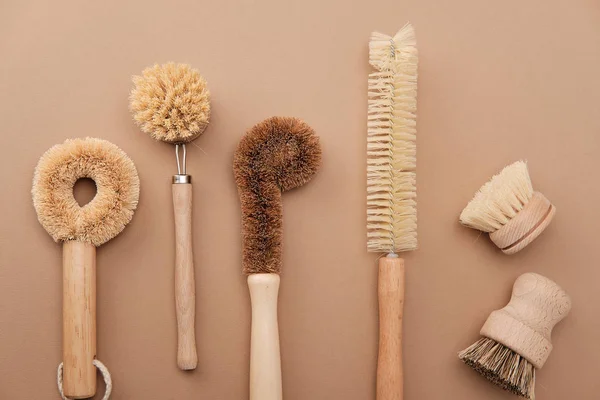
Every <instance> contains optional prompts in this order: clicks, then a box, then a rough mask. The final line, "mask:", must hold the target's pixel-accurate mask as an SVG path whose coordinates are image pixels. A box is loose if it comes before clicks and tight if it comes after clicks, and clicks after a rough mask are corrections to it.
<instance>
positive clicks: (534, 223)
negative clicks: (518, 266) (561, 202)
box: [490, 192, 556, 254]
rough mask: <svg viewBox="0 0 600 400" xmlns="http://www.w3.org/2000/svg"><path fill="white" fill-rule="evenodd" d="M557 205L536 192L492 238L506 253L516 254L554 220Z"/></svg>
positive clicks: (493, 233) (492, 234)
mask: <svg viewBox="0 0 600 400" xmlns="http://www.w3.org/2000/svg"><path fill="white" fill-rule="evenodd" d="M554 214H556V207H554V206H553V205H552V203H550V200H548V199H547V198H546V197H545V196H544V195H543V194H541V193H540V192H534V193H533V196H532V197H531V199H530V200H529V202H528V203H527V204H525V207H524V208H523V209H522V210H521V211H519V212H518V213H517V215H515V216H514V217H513V218H512V219H511V220H510V221H508V222H507V223H506V225H504V226H503V227H502V228H500V229H498V230H497V231H495V232H492V233H490V239H492V242H494V244H495V245H496V246H498V247H499V248H500V249H501V250H502V252H503V253H505V254H515V253H516V252H518V251H520V250H522V249H524V248H525V247H526V246H527V245H528V244H530V243H531V242H533V241H534V240H535V238H537V237H538V236H539V235H540V234H541V233H542V232H543V231H544V230H545V229H546V228H547V227H548V225H550V222H552V218H554Z"/></svg>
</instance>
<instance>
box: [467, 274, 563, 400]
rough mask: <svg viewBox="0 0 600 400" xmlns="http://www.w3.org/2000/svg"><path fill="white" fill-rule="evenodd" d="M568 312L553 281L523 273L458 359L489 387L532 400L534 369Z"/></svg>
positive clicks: (544, 359)
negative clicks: (506, 300) (488, 381)
mask: <svg viewBox="0 0 600 400" xmlns="http://www.w3.org/2000/svg"><path fill="white" fill-rule="evenodd" d="M570 310H571V299H570V298H569V296H568V295H567V294H566V293H565V292H564V290H562V289H561V288H560V287H559V286H558V285H557V284H556V283H554V282H552V281H551V280H550V279H548V278H545V277H543V276H541V275H538V274H534V273H526V274H523V275H521V276H520V277H519V278H517V280H516V281H515V284H514V286H513V292H512V297H511V298H510V302H509V303H508V305H507V306H506V307H504V308H503V309H501V310H497V311H494V312H492V313H491V314H490V316H489V317H488V319H487V321H485V324H484V325H483V328H481V331H480V334H481V336H483V338H481V339H479V341H477V342H476V343H474V344H473V345H471V346H470V347H469V348H467V349H465V350H463V351H461V352H460V353H459V355H458V356H459V357H460V359H461V360H463V361H464V362H465V363H466V364H467V365H469V366H470V367H472V368H473V369H475V370H476V371H477V372H479V373H480V374H481V375H483V376H484V377H486V378H487V379H489V380H490V381H491V382H493V383H494V384H496V385H499V386H500V387H502V388H503V389H505V390H508V391H510V392H512V393H514V394H517V395H519V396H522V397H525V398H527V399H534V398H535V394H534V389H535V370H536V368H538V369H539V368H542V367H543V366H544V363H545V362H546V360H547V359H548V356H549V355H550V352H551V351H552V342H551V341H550V340H551V333H552V329H553V328H554V325H556V324H557V323H558V322H560V320H562V319H563V318H564V317H566V316H567V314H568V313H569V311H570Z"/></svg>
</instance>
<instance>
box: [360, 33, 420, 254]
mask: <svg viewBox="0 0 600 400" xmlns="http://www.w3.org/2000/svg"><path fill="white" fill-rule="evenodd" d="M369 62H370V64H371V65H372V66H373V67H374V68H375V69H376V71H375V72H373V73H371V74H369V94H368V97H369V108H368V131H367V235H368V236H367V248H368V250H369V251H375V252H386V253H391V252H397V251H406V250H414V249H416V248H417V203H416V161H417V160H416V157H417V154H416V133H417V132H416V109H417V64H418V54H417V47H416V40H415V34H414V30H413V28H412V26H411V25H410V24H407V25H405V26H404V27H403V28H402V29H401V30H400V31H399V32H398V33H397V34H396V35H395V36H394V37H393V38H392V37H390V36H386V35H383V34H380V33H373V35H372V36H371V42H370V43H369Z"/></svg>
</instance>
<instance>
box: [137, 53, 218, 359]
mask: <svg viewBox="0 0 600 400" xmlns="http://www.w3.org/2000/svg"><path fill="white" fill-rule="evenodd" d="M133 82H134V85H135V87H134V89H133V90H132V92H131V96H130V109H131V111H132V113H133V118H134V120H135V122H136V123H137V124H138V125H139V127H140V129H141V130H142V131H143V132H145V133H148V134H149V135H150V136H151V137H152V138H154V139H156V140H160V141H163V142H167V143H171V144H174V145H175V156H176V160H177V174H176V175H173V184H172V186H171V188H172V192H173V210H174V217H175V308H176V314H177V365H178V366H179V368H180V369H182V370H191V369H195V368H196V366H197V365H198V355H197V353H196V334H195V314H196V287H195V282H194V253H193V246H192V177H191V176H190V175H188V174H187V171H186V158H187V151H186V147H185V145H186V143H189V142H191V141H192V140H194V139H196V138H197V137H198V136H200V135H201V134H202V133H203V132H204V130H205V129H206V126H207V125H208V121H209V118H210V92H209V91H208V89H207V87H206V81H205V80H204V78H203V77H202V76H201V75H200V73H199V72H198V71H196V70H195V69H192V68H191V67H190V66H189V65H186V64H173V63H168V64H165V65H155V66H153V67H150V68H146V69H145V70H144V71H143V72H142V75H141V76H135V77H134V78H133ZM180 149H181V150H182V153H183V154H182V158H180Z"/></svg>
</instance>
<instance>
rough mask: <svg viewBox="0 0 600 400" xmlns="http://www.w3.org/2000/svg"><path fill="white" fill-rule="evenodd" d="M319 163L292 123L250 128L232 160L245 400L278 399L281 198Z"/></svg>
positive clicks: (310, 141)
mask: <svg viewBox="0 0 600 400" xmlns="http://www.w3.org/2000/svg"><path fill="white" fill-rule="evenodd" d="M320 163H321V147H320V144H319V138H318V137H317V136H316V135H315V133H314V131H313V130H312V128H311V127H310V126H308V125H307V124H305V123H304V122H302V121H301V120H299V119H297V118H284V117H272V118H269V119H266V120H264V121H263V122H261V123H259V124H257V125H255V126H254V127H253V128H252V129H250V130H249V131H248V133H246V135H245V136H244V137H243V138H242V140H241V141H240V143H239V145H238V148H237V150H236V152H235V155H234V159H233V172H234V175H235V180H236V183H237V187H238V193H239V197H240V203H241V206H242V255H243V271H244V273H245V274H247V275H248V288H249V289H250V301H251V303H252V328H251V340H250V400H281V399H282V387H281V361H280V356H279V332H278V327H277V294H278V291H279V272H280V271H281V246H282V233H283V204H282V201H281V193H282V192H285V191H287V190H291V189H293V188H295V187H298V186H302V185H304V184H305V183H307V182H308V181H310V179H311V178H312V177H313V175H314V174H315V173H316V172H317V170H318V168H319V166H320Z"/></svg>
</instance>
